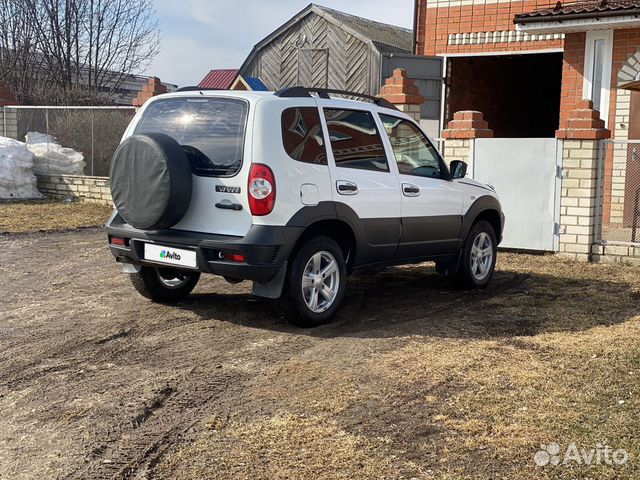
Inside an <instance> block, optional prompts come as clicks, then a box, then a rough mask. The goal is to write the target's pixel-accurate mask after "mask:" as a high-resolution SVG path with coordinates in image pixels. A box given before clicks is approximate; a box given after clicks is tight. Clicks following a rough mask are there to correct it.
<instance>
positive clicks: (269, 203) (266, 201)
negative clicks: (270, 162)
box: [248, 163, 276, 216]
mask: <svg viewBox="0 0 640 480" xmlns="http://www.w3.org/2000/svg"><path fill="white" fill-rule="evenodd" d="M248 190H249V208H250V209H251V215H256V216H263V215H269V214H270V213H271V212H272V211H273V206H274V205H275V203H276V179H275V177H274V176H273V172H272V171H271V169H270V168H269V167H267V166H266V165H263V164H261V163H254V164H253V165H251V170H250V171H249V188H248Z"/></svg>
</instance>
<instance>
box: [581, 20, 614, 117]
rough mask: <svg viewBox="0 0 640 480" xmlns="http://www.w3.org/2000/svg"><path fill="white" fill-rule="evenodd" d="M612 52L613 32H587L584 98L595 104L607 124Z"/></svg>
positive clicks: (594, 106)
mask: <svg viewBox="0 0 640 480" xmlns="http://www.w3.org/2000/svg"><path fill="white" fill-rule="evenodd" d="M612 51H613V30H598V31H592V32H587V39H586V44H585V59H584V72H585V75H584V88H583V98H588V99H590V100H591V101H592V102H593V108H594V109H595V110H598V111H599V112H600V118H602V119H603V120H604V121H605V123H607V122H608V116H609V96H610V89H611V57H612V53H613V52H612Z"/></svg>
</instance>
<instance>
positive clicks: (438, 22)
mask: <svg viewBox="0 0 640 480" xmlns="http://www.w3.org/2000/svg"><path fill="white" fill-rule="evenodd" d="M489 1H490V0H489ZM555 4H556V1H555V0H553V1H550V0H526V1H514V2H510V3H489V2H487V3H485V4H483V5H464V6H455V3H453V5H454V6H449V4H448V3H444V2H440V3H436V2H435V1H434V0H431V1H429V0H419V4H418V15H417V16H418V22H417V29H416V40H417V46H416V53H418V54H420V55H439V54H445V53H450V54H451V53H476V52H496V51H514V52H517V51H522V50H539V49H552V48H562V40H542V41H540V40H536V41H528V42H510V43H487V44H479V45H448V38H449V35H450V34H452V33H476V32H494V31H508V30H515V25H514V23H513V19H514V17H515V15H516V14H518V13H524V12H529V11H531V10H535V9H537V8H544V7H548V6H552V5H555Z"/></svg>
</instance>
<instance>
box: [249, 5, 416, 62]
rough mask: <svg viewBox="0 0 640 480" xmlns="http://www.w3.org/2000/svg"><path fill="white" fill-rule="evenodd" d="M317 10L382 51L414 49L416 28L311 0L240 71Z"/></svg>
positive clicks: (319, 13) (269, 37)
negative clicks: (414, 29) (341, 9)
mask: <svg viewBox="0 0 640 480" xmlns="http://www.w3.org/2000/svg"><path fill="white" fill-rule="evenodd" d="M314 13H315V14H316V15H319V16H320V17H323V18H324V19H326V20H327V21H329V22H331V23H333V24H334V25H337V26H338V27H340V28H342V29H343V30H345V31H347V32H348V33H350V34H352V35H353V36H355V37H357V38H359V39H360V40H361V41H363V42H366V43H369V44H370V45H371V46H372V47H373V48H375V49H376V50H378V51H379V52H380V53H412V52H413V30H411V29H408V28H403V27H397V26H395V25H389V24H386V23H381V22H375V21H373V20H368V19H366V18H362V17H358V16H356V15H350V14H348V13H344V12H339V11H338V10H333V9H331V8H327V7H323V6H321V5H316V4H313V3H311V4H309V5H308V6H307V7H306V8H305V9H304V10H302V11H301V12H300V13H298V14H297V15H295V16H294V17H293V18H291V19H290V20H289V21H288V22H286V23H285V24H284V25H282V26H281V27H279V28H278V29H277V30H275V31H274V32H273V33H271V34H270V35H269V36H267V37H266V38H264V39H262V40H261V41H260V42H259V43H257V44H256V45H255V47H253V50H252V51H251V53H250V54H249V56H248V57H247V59H246V60H245V61H244V63H243V65H242V67H240V71H244V69H245V67H246V66H247V65H249V63H251V61H252V60H253V57H254V56H255V55H256V54H257V53H258V52H259V51H260V50H262V49H263V48H264V47H265V46H267V45H268V44H269V43H271V42H272V41H273V40H275V39H276V38H278V37H279V36H280V35H282V34H283V33H284V32H286V31H287V30H289V29H290V28H291V27H292V26H294V25H295V24H296V23H298V22H300V21H301V20H302V19H304V18H305V17H307V16H308V15H311V14H314Z"/></svg>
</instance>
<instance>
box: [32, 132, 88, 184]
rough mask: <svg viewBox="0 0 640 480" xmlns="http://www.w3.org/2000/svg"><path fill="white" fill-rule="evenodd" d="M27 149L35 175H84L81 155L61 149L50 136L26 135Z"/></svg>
mask: <svg viewBox="0 0 640 480" xmlns="http://www.w3.org/2000/svg"><path fill="white" fill-rule="evenodd" d="M27 148H28V149H29V150H30V151H31V153H33V163H34V169H33V171H34V172H35V173H36V174H45V175H46V174H63V175H83V174H84V166H85V162H84V156H83V155H82V153H80V152H76V151H75V150H74V149H72V148H65V147H63V146H62V145H60V144H59V143H58V140H57V139H56V137H54V136H52V135H47V134H45V133H38V132H29V133H27Z"/></svg>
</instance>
